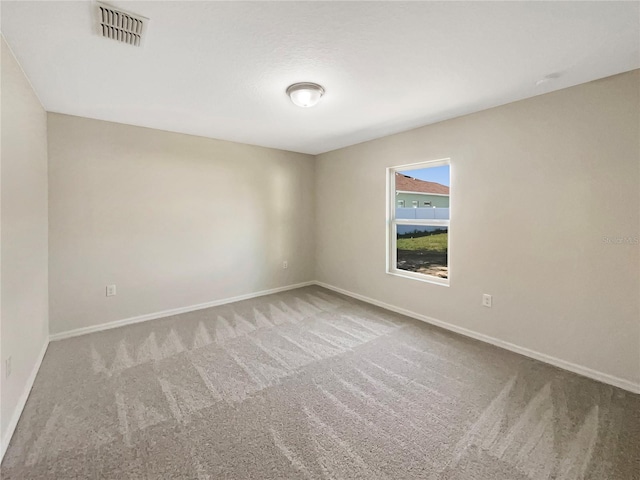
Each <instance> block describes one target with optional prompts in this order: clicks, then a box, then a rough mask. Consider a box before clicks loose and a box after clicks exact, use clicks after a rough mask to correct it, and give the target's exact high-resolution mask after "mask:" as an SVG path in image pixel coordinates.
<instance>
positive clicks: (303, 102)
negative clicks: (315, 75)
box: [287, 82, 324, 107]
mask: <svg viewBox="0 0 640 480" xmlns="http://www.w3.org/2000/svg"><path fill="white" fill-rule="evenodd" d="M287 95H289V98H291V101H292V102H293V103H295V104H296V105H297V106H299V107H313V106H314V105H315V104H316V103H318V102H319V101H320V97H322V96H323V95H324V88H322V87H321V86H320V85H318V84H317V83H310V82H303V83H294V84H293V85H289V88H287Z"/></svg>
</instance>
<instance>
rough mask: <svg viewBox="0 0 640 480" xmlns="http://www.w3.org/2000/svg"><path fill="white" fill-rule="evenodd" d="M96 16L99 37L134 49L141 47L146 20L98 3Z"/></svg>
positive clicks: (147, 20)
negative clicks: (132, 46)
mask: <svg viewBox="0 0 640 480" xmlns="http://www.w3.org/2000/svg"><path fill="white" fill-rule="evenodd" d="M96 14H97V17H98V33H99V34H100V35H102V36H103V37H105V38H111V39H113V40H117V41H119V42H122V43H128V44H129V45H134V46H136V47H139V46H141V45H142V42H143V40H144V34H145V32H146V30H147V23H149V19H148V18H145V17H142V16H140V15H136V14H135V13H130V12H125V11H124V10H120V9H119V8H115V7H112V6H111V5H107V4H105V3H100V2H96Z"/></svg>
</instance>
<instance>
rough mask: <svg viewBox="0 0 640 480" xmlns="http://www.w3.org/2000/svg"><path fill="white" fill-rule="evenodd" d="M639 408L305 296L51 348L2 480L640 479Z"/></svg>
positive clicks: (349, 304) (402, 320)
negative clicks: (288, 479) (287, 479)
mask: <svg viewBox="0 0 640 480" xmlns="http://www.w3.org/2000/svg"><path fill="white" fill-rule="evenodd" d="M639 472H640V397H639V396H637V395H633V394H631V393H628V392H624V391H622V390H619V389H616V388H613V387H609V386H606V385H603V384H600V383H597V382H594V381H591V380H588V379H585V378H582V377H579V376H576V375H573V374H571V373H567V372H564V371H561V370H558V369H555V368H553V367H550V366H547V365H544V364H542V363H539V362H536V361H533V360H529V359H527V358H524V357H521V356H519V355H515V354H512V353H510V352H507V351H504V350H500V349H498V348H495V347H492V346H489V345H485V344H483V343H480V342H476V341H474V340H470V339H467V338H464V337H461V336H458V335H455V334H452V333H448V332H446V331H443V330H440V329H438V328H434V327H431V326H429V325H426V324H423V323H420V322H417V321H414V320H411V319H408V318H406V317H403V316H400V315H396V314H394V313H391V312H387V311H385V310H381V309H378V308H375V307H372V306H370V305H367V304H364V303H360V302H357V301H355V300H353V299H350V298H347V297H343V296H341V295H338V294H335V293H333V292H330V291H328V290H324V289H322V288H319V287H307V288H303V289H298V290H294V291H290V292H286V293H281V294H277V295H271V296H266V297H261V298H256V299H252V300H247V301H243V302H239V303H235V304H231V305H225V306H221V307H216V308H210V309H207V310H201V311H198V312H193V313H188V314H183V315H178V316H175V317H170V318H166V319H162V320H155V321H150V322H145V323H141V324H137V325H132V326H128V327H123V328H118V329H114V330H109V331H105V332H101V333H95V334H91V335H85V336H82V337H77V338H72V339H68V340H64V341H59V342H53V343H51V344H50V345H49V349H48V351H47V354H46V356H45V359H44V362H43V365H42V368H41V370H40V373H39V374H38V377H37V379H36V382H35V385H34V388H33V390H32V392H31V396H30V397H29V400H28V402H27V405H26V408H25V410H24V413H23V415H22V418H21V419H20V423H19V424H18V428H17V430H16V433H15V435H14V437H13V440H12V442H11V444H10V446H9V449H8V451H7V454H6V456H5V459H4V462H3V464H2V479H3V480H9V479H29V480H36V479H42V478H47V479H56V480H61V479H72V478H73V479H85V478H86V479H127V478H134V479H143V478H144V479H211V480H214V479H215V480H218V479H286V478H291V479H316V478H317V479H367V480H372V479H394V480H397V479H429V480H436V479H442V480H445V479H450V480H453V479H456V480H463V479H465V480H471V479H473V480H484V479H487V480H525V479H526V480H533V479H535V480H538V479H539V480H551V479H554V480H582V479H584V480H631V479H639V478H640V473H639Z"/></svg>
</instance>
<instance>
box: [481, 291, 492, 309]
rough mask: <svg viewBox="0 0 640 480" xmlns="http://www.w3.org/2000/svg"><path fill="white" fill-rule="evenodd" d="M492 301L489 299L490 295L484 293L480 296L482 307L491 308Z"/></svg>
mask: <svg viewBox="0 0 640 480" xmlns="http://www.w3.org/2000/svg"><path fill="white" fill-rule="evenodd" d="M492 301H493V298H492V297H491V295H487V294H486V293H485V294H483V295H482V305H484V306H485V307H491V303H492Z"/></svg>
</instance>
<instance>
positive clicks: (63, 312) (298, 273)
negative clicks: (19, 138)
mask: <svg viewBox="0 0 640 480" xmlns="http://www.w3.org/2000/svg"><path fill="white" fill-rule="evenodd" d="M48 120H49V251H50V264H49V267H50V318H51V321H50V329H51V332H52V333H58V332H65V331H69V330H73V329H77V328H82V327H89V326H93V325H98V324H102V323H105V322H111V321H115V320H121V319H126V318H130V317H134V316H139V315H144V314H150V313H154V312H159V311H164V310H168V309H174V308H180V307H187V306H190V305H196V304H200V303H205V302H211V301H215V300H219V299H224V298H228V297H233V296H237V295H243V294H248V293H252V292H258V291H261V290H265V289H271V288H276V287H281V286H286V285H290V284H295V283H299V282H304V281H309V280H313V278H314V250H315V238H314V231H315V227H314V224H315V215H314V214H315V207H314V200H315V194H314V188H315V183H314V159H313V157H312V156H309V155H303V154H296V153H290V152H284V151H279V150H273V149H267V148H261V147H252V146H248V145H242V144H237V143H231V142H225V141H219V140H212V139H207V138H201V137H194V136H189V135H182V134H176V133H169V132H164V131H159V130H151V129H147V128H139V127H132V126H126V125H121V124H115V123H108V122H102V121H97V120H89V119H85V118H80V117H72V116H66V115H59V114H52V113H50V114H49V116H48ZM284 260H288V263H289V268H288V269H287V270H283V268H282V262H283V261H284ZM108 284H115V285H116V286H117V295H116V296H115V297H106V296H105V287H106V285H108Z"/></svg>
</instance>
